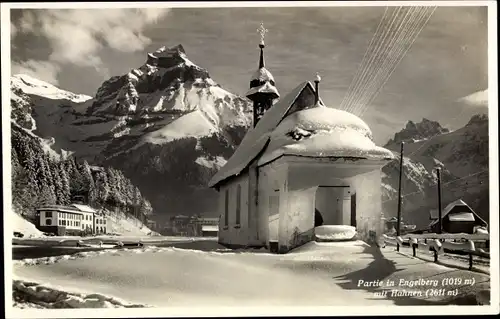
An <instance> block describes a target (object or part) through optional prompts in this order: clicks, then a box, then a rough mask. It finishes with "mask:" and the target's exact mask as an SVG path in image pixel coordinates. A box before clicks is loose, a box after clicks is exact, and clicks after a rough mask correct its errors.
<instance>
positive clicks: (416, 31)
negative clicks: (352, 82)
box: [359, 7, 437, 116]
mask: <svg viewBox="0 0 500 319" xmlns="http://www.w3.org/2000/svg"><path fill="white" fill-rule="evenodd" d="M436 8H437V7H433V9H432V10H431V11H430V14H428V15H427V16H424V17H425V20H424V22H423V24H422V26H419V27H418V29H416V30H414V31H413V32H414V33H412V34H411V37H409V38H408V41H410V40H411V42H410V43H409V45H408V46H407V47H406V48H404V49H403V50H404V51H403V53H402V54H401V55H400V56H398V57H397V60H396V62H395V63H394V65H393V66H392V67H391V69H390V72H389V73H388V75H387V76H386V78H385V79H384V81H383V83H382V84H381V85H379V87H378V88H377V90H376V91H375V93H374V94H373V95H372V96H371V97H370V99H368V101H366V103H365V105H364V106H363V109H362V111H359V116H362V115H363V114H364V112H365V111H366V109H367V108H368V107H369V106H370V103H371V102H372V101H373V100H374V99H375V98H376V97H377V96H378V94H379V93H380V91H381V90H382V89H383V88H384V86H385V84H386V83H387V82H388V81H389V79H390V78H391V76H392V74H393V73H394V70H396V68H397V66H398V65H399V63H401V61H402V60H403V58H404V57H405V56H406V54H407V53H408V51H409V50H410V48H411V47H412V46H413V44H414V43H415V41H416V40H417V39H418V36H419V35H420V33H421V32H422V30H423V29H424V28H425V26H426V25H427V24H428V22H429V20H430V18H431V17H432V15H433V14H434V11H435V10H436Z"/></svg>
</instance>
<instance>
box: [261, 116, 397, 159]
mask: <svg viewBox="0 0 500 319" xmlns="http://www.w3.org/2000/svg"><path fill="white" fill-rule="evenodd" d="M270 138H271V141H270V143H269V146H268V148H267V149H266V151H265V153H264V154H263V156H262V157H261V159H260V160H259V164H264V163H267V162H269V161H271V160H273V159H275V158H277V157H279V156H281V155H300V156H311V157H355V158H367V159H392V158H394V155H393V153H392V152H391V151H389V150H387V149H385V148H382V147H379V146H377V145H375V143H374V142H373V137H372V132H371V130H370V128H369V127H368V125H367V124H366V123H365V122H364V121H363V120H362V119H360V118H359V117H357V116H356V115H354V114H352V113H349V112H346V111H342V110H338V109H334V108H330V107H325V106H315V107H312V108H307V109H304V110H301V111H297V112H294V113H292V114H290V115H288V116H287V117H285V118H284V119H283V120H282V121H281V123H280V124H279V125H278V126H277V127H276V128H275V129H274V130H273V132H272V133H271V134H270Z"/></svg>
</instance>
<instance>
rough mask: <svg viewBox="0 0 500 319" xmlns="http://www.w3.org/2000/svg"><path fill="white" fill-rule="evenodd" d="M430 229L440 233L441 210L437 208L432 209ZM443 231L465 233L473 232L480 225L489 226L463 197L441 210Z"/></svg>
mask: <svg viewBox="0 0 500 319" xmlns="http://www.w3.org/2000/svg"><path fill="white" fill-rule="evenodd" d="M430 219H431V220H432V222H431V223H430V225H429V230H430V232H432V233H439V212H438V210H437V209H433V210H431V211H430ZM441 220H442V223H441V224H442V226H441V229H442V232H443V233H465V234H473V233H474V232H475V230H476V228H478V227H484V228H487V227H488V223H487V222H486V221H484V220H483V219H482V218H481V217H480V216H479V215H478V214H477V213H476V212H475V211H474V210H473V209H472V208H471V207H470V206H469V205H467V203H465V202H464V201H463V200H461V199H457V200H456V201H454V202H451V203H449V204H448V205H447V206H446V207H445V208H444V210H443V211H442V212H441Z"/></svg>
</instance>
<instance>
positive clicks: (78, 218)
mask: <svg viewBox="0 0 500 319" xmlns="http://www.w3.org/2000/svg"><path fill="white" fill-rule="evenodd" d="M36 227H37V228H38V229H39V230H41V231H43V232H47V233H53V234H56V235H59V236H65V235H94V234H105V233H106V232H107V229H106V216H104V215H103V214H102V213H99V212H97V211H96V210H95V209H93V208H91V207H90V206H87V205H82V204H71V205H69V206H61V205H50V206H43V207H39V208H37V210H36Z"/></svg>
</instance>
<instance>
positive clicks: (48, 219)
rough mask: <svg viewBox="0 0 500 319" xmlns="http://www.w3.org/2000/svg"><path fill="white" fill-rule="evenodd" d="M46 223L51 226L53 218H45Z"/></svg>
mask: <svg viewBox="0 0 500 319" xmlns="http://www.w3.org/2000/svg"><path fill="white" fill-rule="evenodd" d="M45 224H46V225H47V226H51V225H52V219H50V218H47V219H46V220H45Z"/></svg>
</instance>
